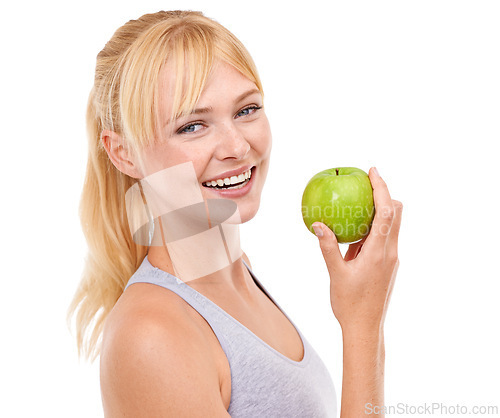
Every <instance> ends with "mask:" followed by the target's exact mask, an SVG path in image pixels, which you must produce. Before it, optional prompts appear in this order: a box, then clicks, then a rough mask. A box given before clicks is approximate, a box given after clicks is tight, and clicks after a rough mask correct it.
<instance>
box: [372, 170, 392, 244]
mask: <svg viewBox="0 0 500 418" xmlns="http://www.w3.org/2000/svg"><path fill="white" fill-rule="evenodd" d="M368 175H369V177H370V182H371V184H372V188H373V202H374V204H375V218H374V219H373V223H372V226H371V229H370V234H369V236H370V237H371V238H370V240H372V241H375V242H376V243H377V244H379V245H380V244H381V243H382V242H385V240H386V239H387V237H388V235H389V232H390V230H391V225H392V222H393V220H394V207H393V204H392V199H391V195H390V193H389V189H388V188H387V184H386V183H385V181H384V180H383V179H382V177H380V175H379V174H378V172H377V169H376V168H375V167H372V168H371V169H370V171H369V173H368Z"/></svg>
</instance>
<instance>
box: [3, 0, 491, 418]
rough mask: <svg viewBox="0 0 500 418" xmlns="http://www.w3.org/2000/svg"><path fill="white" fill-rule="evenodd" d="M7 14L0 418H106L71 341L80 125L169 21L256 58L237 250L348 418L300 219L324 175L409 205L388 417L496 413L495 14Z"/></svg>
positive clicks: (336, 5)
mask: <svg viewBox="0 0 500 418" xmlns="http://www.w3.org/2000/svg"><path fill="white" fill-rule="evenodd" d="M12 4H13V3H11V5H10V6H7V8H6V6H2V12H1V13H2V25H0V31H1V33H0V35H1V39H2V65H1V68H0V71H1V80H2V94H1V97H2V100H1V112H0V114H1V118H2V120H1V132H2V159H1V160H2V164H1V166H0V170H1V173H0V174H1V176H2V179H3V183H2V189H3V192H2V198H1V211H2V213H1V217H0V219H1V231H2V236H3V237H4V239H3V244H2V251H1V261H2V269H1V277H2V286H1V290H0V320H1V343H0V350H1V355H0V367H1V368H0V379H1V383H2V401H1V402H0V416H5V417H28V416H44V417H45V416H46V417H100V416H102V410H101V399H100V390H99V377H98V362H96V363H95V364H93V365H89V364H88V363H85V362H78V360H77V354H76V344H75V341H74V339H73V337H72V336H71V334H70V332H69V331H68V329H67V327H66V322H65V315H66V309H67V307H68V304H69V302H70V300H71V298H72V296H73V293H74V291H75V289H76V286H77V284H78V282H79V278H80V274H81V270H82V266H83V258H84V256H85V252H86V243H85V240H84V238H83V234H82V232H81V229H80V224H79V218H78V203H79V198H80V193H81V188H82V183H83V178H84V173H85V165H86V157H87V155H86V150H87V143H86V141H87V140H86V136H85V126H84V113H85V106H86V101H87V96H88V92H89V90H90V88H91V85H92V79H93V71H94V65H95V57H96V55H97V53H98V52H99V51H100V49H101V48H102V47H103V46H104V44H105V43H106V42H107V40H108V39H109V38H110V37H111V35H112V34H113V32H114V31H115V29H117V28H118V27H119V26H121V25H122V24H123V23H125V22H126V21H127V20H129V19H133V18H137V17H139V16H140V15H142V14H144V13H149V12H155V11H158V10H161V9H194V10H201V11H203V12H204V13H205V15H207V16H209V17H212V18H215V19H216V20H218V21H219V22H220V23H222V24H223V25H225V26H226V27H228V29H230V30H231V31H232V32H233V33H234V34H235V35H236V36H237V37H239V38H240V39H241V40H242V42H243V43H244V44H245V45H246V46H247V48H248V49H249V51H250V53H251V54H252V56H253V57H254V60H255V62H256V64H257V67H258V69H259V72H260V75H261V78H262V81H263V84H264V89H265V94H266V100H265V104H266V107H267V114H268V117H269V119H270V122H271V128H272V131H273V141H274V142H273V151H272V162H271V167H270V170H269V174H268V180H267V184H266V187H265V189H264V192H263V198H262V203H261V209H260V211H259V213H258V214H257V216H256V217H255V218H254V219H253V220H252V221H250V222H249V223H248V224H245V225H243V226H242V228H241V235H242V247H243V250H244V251H245V252H246V253H247V254H248V255H249V257H250V261H251V263H252V265H253V270H254V272H255V274H256V275H257V277H258V278H259V279H260V280H261V281H262V282H263V284H264V285H265V286H266V287H267V289H268V290H269V291H270V293H271V294H272V295H273V296H274V297H275V299H276V300H277V301H278V303H279V304H280V305H281V307H282V308H283V309H284V310H285V312H286V313H287V314H288V315H289V316H290V317H291V318H292V320H293V321H294V322H295V324H296V325H297V326H298V327H299V328H300V329H301V330H302V332H303V333H304V334H305V336H306V338H307V339H308V340H309V341H310V342H311V344H312V345H313V346H314V348H315V349H316V351H317V352H318V353H319V354H320V356H321V357H322V359H323V360H324V362H325V363H326V365H327V367H328V368H329V370H330V373H331V375H332V377H333V379H334V382H335V385H336V389H337V393H338V403H339V404H340V389H341V378H342V366H341V365H342V345H341V334H340V328H339V326H338V324H337V322H336V320H335V317H334V316H333V314H332V311H331V307H330V301H329V276H328V272H327V269H326V266H325V264H324V261H323V258H322V255H321V252H320V250H319V246H318V242H317V240H316V237H315V236H313V235H312V234H311V233H310V232H308V231H307V229H306V228H305V226H304V225H303V222H302V218H301V214H300V202H301V196H302V191H303V189H304V187H305V185H306V183H307V181H308V180H309V178H310V177H312V176H313V175H314V174H315V173H317V172H319V171H321V170H324V169H326V168H332V167H339V166H355V167H359V168H362V169H364V170H366V171H367V170H368V169H369V168H370V167H371V166H377V167H378V169H379V171H380V174H381V175H382V176H383V178H384V179H385V180H386V182H387V183H388V185H389V189H390V191H391V194H392V197H393V198H395V199H399V200H401V201H402V202H403V203H404V214H403V225H402V228H401V234H400V260H401V267H400V270H399V273H398V278H397V282H396V286H395V288H394V293H393V297H392V301H391V305H390V309H389V312H388V315H387V320H386V326H385V337H386V376H385V389H386V397H385V402H386V404H387V405H396V404H397V403H399V402H401V403H407V404H410V405H418V404H423V403H424V402H427V403H430V402H442V403H443V404H447V405H455V404H460V405H469V406H472V405H477V404H483V405H498V406H500V383H499V378H498V376H499V375H500V362H499V360H498V354H497V353H498V352H500V343H499V337H498V334H499V319H500V308H499V304H498V295H499V291H500V286H499V283H498V282H499V280H500V274H499V269H498V259H499V257H498V253H499V251H500V248H499V245H498V241H497V236H498V233H499V232H500V228H499V225H498V224H499V221H500V208H499V197H498V194H499V187H498V178H497V177H498V168H497V165H498V162H499V158H498V156H499V153H498V147H495V145H496V143H498V139H499V130H500V128H499V126H500V118H499V111H500V76H499V75H500V54H499V51H500V49H499V47H500V25H499V21H500V3H498V2H497V1H459V0H453V1H443V0H432V1H428V0H420V1H401V0H397V1H396V0H395V1H308V2H299V1H286V2H285V1H281V2H272V1H249V2H235V1H232V0H231V1H219V2H207V1H190V0H182V1H167V0H165V1H143V2H139V1H123V0H121V1H107V2H106V1H104V2H103V1H99V2H97V1H87V2H78V3H73V2H59V3H58V2H50V1H45V2H34V1H32V2H26V1H25V2H20V3H19V5H16V6H14V5H12ZM436 416H439V415H436Z"/></svg>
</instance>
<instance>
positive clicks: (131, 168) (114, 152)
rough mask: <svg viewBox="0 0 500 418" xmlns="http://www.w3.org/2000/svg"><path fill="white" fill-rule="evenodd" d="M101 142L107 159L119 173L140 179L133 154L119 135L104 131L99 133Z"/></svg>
mask: <svg viewBox="0 0 500 418" xmlns="http://www.w3.org/2000/svg"><path fill="white" fill-rule="evenodd" d="M101 141H102V144H103V146H104V148H105V150H106V152H107V153H108V156H109V159H110V160H111V162H112V163H113V165H114V166H115V167H116V168H117V169H118V170H119V171H121V172H122V173H124V174H126V175H127V176H130V177H132V178H136V179H139V178H142V176H141V173H140V171H139V169H138V165H137V163H136V159H135V156H134V154H133V153H132V151H131V150H130V148H129V147H127V144H126V143H125V141H124V140H123V138H122V137H121V136H120V135H119V134H117V133H116V132H113V131H109V130H107V129H105V130H103V131H102V133H101Z"/></svg>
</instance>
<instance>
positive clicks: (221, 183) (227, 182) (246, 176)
mask: <svg viewBox="0 0 500 418" xmlns="http://www.w3.org/2000/svg"><path fill="white" fill-rule="evenodd" d="M251 177H252V169H250V170H247V171H245V172H244V173H241V174H240V175H239V176H231V177H230V178H229V177H226V178H224V179H217V180H211V181H207V182H205V183H203V185H205V186H209V187H215V186H219V187H220V186H224V185H226V186H230V185H232V184H239V183H242V182H244V181H245V180H247V179H249V178H251Z"/></svg>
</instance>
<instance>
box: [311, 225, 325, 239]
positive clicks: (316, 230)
mask: <svg viewBox="0 0 500 418" xmlns="http://www.w3.org/2000/svg"><path fill="white" fill-rule="evenodd" d="M313 229H314V233H315V234H316V236H317V237H319V238H321V237H322V236H323V230H322V229H321V227H320V226H318V225H313Z"/></svg>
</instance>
